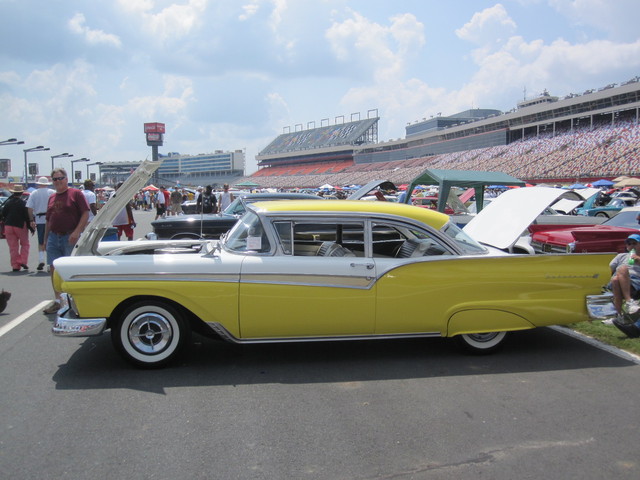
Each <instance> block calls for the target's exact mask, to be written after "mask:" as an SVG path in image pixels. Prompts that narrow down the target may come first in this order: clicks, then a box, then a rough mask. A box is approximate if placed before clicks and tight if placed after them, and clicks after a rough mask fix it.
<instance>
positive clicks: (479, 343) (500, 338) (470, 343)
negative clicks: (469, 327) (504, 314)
mask: <svg viewBox="0 0 640 480" xmlns="http://www.w3.org/2000/svg"><path fill="white" fill-rule="evenodd" d="M506 337H507V332H487V333H468V334H464V335H456V336H455V337H454V338H455V340H456V342H457V343H458V345H459V346H460V347H462V348H463V349H464V350H465V351H467V352H470V353H474V354H479V355H484V354H488V353H492V352H495V351H496V350H498V349H499V348H500V347H502V345H503V343H504V340H505V338H506Z"/></svg>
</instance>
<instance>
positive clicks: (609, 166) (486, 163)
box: [240, 77, 640, 188]
mask: <svg viewBox="0 0 640 480" xmlns="http://www.w3.org/2000/svg"><path fill="white" fill-rule="evenodd" d="M639 80H640V77H636V78H634V79H631V80H629V81H628V82H624V83H623V84H622V85H620V86H618V87H616V86H615V85H607V86H606V87H603V88H601V89H598V90H588V91H586V92H584V93H583V94H581V95H576V94H569V95H567V96H565V97H564V98H563V99H558V97H553V96H551V95H549V94H548V92H546V91H545V92H544V93H543V94H542V95H541V96H539V97H537V98H534V99H530V100H526V101H523V102H520V103H519V104H518V106H517V108H514V109H513V110H511V111H509V112H506V113H501V112H499V111H497V110H489V109H473V110H468V111H466V112H460V113H458V114H455V115H451V116H448V117H442V116H440V115H438V116H437V117H436V118H432V119H429V120H426V119H423V121H421V122H413V123H411V124H409V125H408V126H407V128H406V138H404V139H399V140H395V141H389V142H380V143H377V142H376V141H375V140H373V136H372V135H371V134H370V133H369V134H367V135H365V137H363V136H362V135H363V133H360V136H359V137H358V136H357V135H356V134H357V133H358V132H363V130H362V128H363V127H365V125H366V124H365V123H359V122H350V123H348V124H344V125H350V124H351V123H359V125H358V127H359V129H358V128H356V125H352V126H350V129H349V131H350V133H353V135H343V136H341V135H340V134H337V135H335V136H333V137H332V136H331V135H330V134H329V135H328V134H327V130H323V128H327V127H321V128H319V129H309V130H305V131H296V132H295V133H293V134H292V133H287V134H283V135H280V136H279V137H278V138H276V139H275V140H274V141H273V142H272V143H271V144H269V146H268V147H267V148H265V149H264V150H263V151H262V152H261V153H260V154H259V155H258V156H257V157H256V158H257V159H258V161H259V165H260V166H262V167H263V168H261V169H260V170H258V172H256V173H255V174H253V175H252V176H250V177H244V178H243V179H241V180H240V181H243V180H249V181H251V182H253V183H256V184H258V185H260V186H261V187H271V188H294V187H318V186H320V185H323V184H327V183H328V184H331V185H351V184H354V183H355V184H362V183H366V182H368V181H370V180H372V179H376V178H385V179H389V180H392V181H394V182H395V183H408V182H409V181H411V179H413V178H414V177H415V176H416V175H417V174H419V173H420V172H422V171H423V170H425V169H426V168H442V169H452V168H453V169H460V170H486V171H496V170H497V171H502V172H504V173H507V174H509V175H512V176H515V177H518V178H520V179H522V180H526V181H528V182H532V183H541V182H544V183H567V182H570V183H573V182H575V181H585V182H588V181H589V180H597V179H599V178H614V177H617V176H620V175H630V176H637V175H640V125H639V116H640V81H639ZM373 120H375V125H377V121H378V118H377V117H376V118H375V119H373ZM363 122H367V121H363ZM370 126H373V123H371V124H370ZM336 127H337V126H334V127H333V128H336ZM376 128H377V127H376ZM376 134H377V129H376ZM336 138H338V139H339V140H337V141H336ZM329 142H334V143H329ZM358 142H360V143H358Z"/></svg>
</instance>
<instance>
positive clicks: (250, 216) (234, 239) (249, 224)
mask: <svg viewBox="0 0 640 480" xmlns="http://www.w3.org/2000/svg"><path fill="white" fill-rule="evenodd" d="M223 241H224V247H225V248H226V249H227V250H230V251H232V252H237V253H248V252H268V251H269V250H270V248H271V247H270V245H269V240H268V239H267V236H266V235H265V233H264V228H263V227H262V223H260V218H259V217H258V215H256V214H255V213H253V212H247V213H246V214H245V215H244V216H243V217H242V218H241V219H240V220H239V221H238V222H237V223H236V224H235V226H234V227H233V228H232V229H231V230H230V231H229V234H228V235H227V236H226V237H225V238H224V240H223Z"/></svg>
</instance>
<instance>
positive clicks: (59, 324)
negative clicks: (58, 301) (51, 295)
mask: <svg viewBox="0 0 640 480" xmlns="http://www.w3.org/2000/svg"><path fill="white" fill-rule="evenodd" d="M65 300H66V298H63V305H62V307H61V308H60V310H58V313H57V314H56V321H55V322H54V324H53V327H52V328H51V332H52V333H53V334H54V335H55V336H57V337H94V336H96V335H102V332H104V330H105V329H106V327H107V319H106V318H78V316H77V315H76V314H75V312H74V311H73V309H72V308H71V307H70V306H69V303H68V302H67V301H65Z"/></svg>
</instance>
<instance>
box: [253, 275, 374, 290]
mask: <svg viewBox="0 0 640 480" xmlns="http://www.w3.org/2000/svg"><path fill="white" fill-rule="evenodd" d="M376 280H377V278H375V277H358V276H346V275H345V276H335V275H316V274H296V273H289V274H272V273H253V274H248V275H242V279H241V283H253V284H269V285H273V284H275V285H288V286H305V287H334V288H356V289H362V290H369V289H371V287H373V285H375V283H376Z"/></svg>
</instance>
